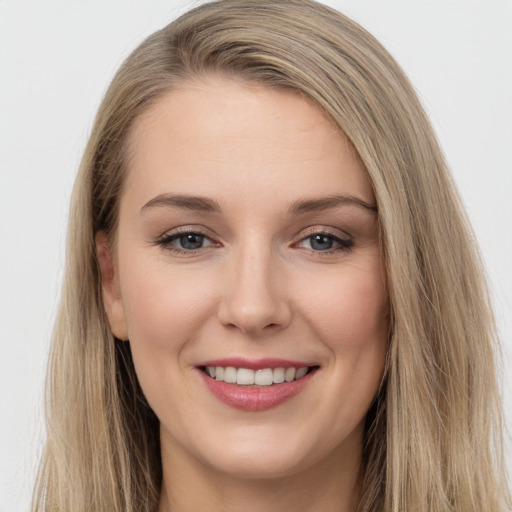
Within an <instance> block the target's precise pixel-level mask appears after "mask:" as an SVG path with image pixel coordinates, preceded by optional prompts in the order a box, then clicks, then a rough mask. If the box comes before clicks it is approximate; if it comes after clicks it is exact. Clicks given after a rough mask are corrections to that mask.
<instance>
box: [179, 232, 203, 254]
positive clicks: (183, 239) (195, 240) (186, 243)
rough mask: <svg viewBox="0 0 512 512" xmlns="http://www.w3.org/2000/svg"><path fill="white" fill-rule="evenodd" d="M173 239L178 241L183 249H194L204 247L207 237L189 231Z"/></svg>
mask: <svg viewBox="0 0 512 512" xmlns="http://www.w3.org/2000/svg"><path fill="white" fill-rule="evenodd" d="M173 241H174V242H177V243H178V244H179V246H180V248H181V249H188V250H190V251H193V250H194V249H200V248H201V247H203V243H204V241H205V237H204V236H203V235H199V234H198V233H187V234H186V235H180V236H179V237H177V238H175V239H174V240H173Z"/></svg>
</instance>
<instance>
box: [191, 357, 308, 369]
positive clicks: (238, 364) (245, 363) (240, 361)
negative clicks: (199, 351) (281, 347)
mask: <svg viewBox="0 0 512 512" xmlns="http://www.w3.org/2000/svg"><path fill="white" fill-rule="evenodd" d="M197 366H198V367H199V366H222V367H224V368H227V367H228V366H232V367H233V368H247V369H249V370H262V369H263V368H303V367H304V366H315V363H303V362H300V361H289V360H288V359H276V358H274V357H272V358H270V357H267V358H264V359H256V360H250V359H244V358H242V357H230V358H225V359H215V360H211V361H205V362H204V363H200V364H198V365H197Z"/></svg>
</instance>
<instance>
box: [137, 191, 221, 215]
mask: <svg viewBox="0 0 512 512" xmlns="http://www.w3.org/2000/svg"><path fill="white" fill-rule="evenodd" d="M154 206H170V207H177V208H183V209H185V210H193V211H200V212H206V213H221V212H222V209H221V207H220V205H219V203H217V202H216V201H214V200H213V199H209V198H208V197H201V196H188V195H172V194H160V195H158V196H156V197H154V198H153V199H151V200H150V201H148V202H147V203H146V204H145V205H144V206H143V207H142V210H143V211H144V210H146V209H147V208H152V207H154Z"/></svg>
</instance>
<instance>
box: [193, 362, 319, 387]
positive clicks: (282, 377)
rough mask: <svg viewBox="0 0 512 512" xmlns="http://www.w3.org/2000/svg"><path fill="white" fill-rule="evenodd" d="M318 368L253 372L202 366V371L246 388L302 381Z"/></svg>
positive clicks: (241, 369) (268, 369)
mask: <svg viewBox="0 0 512 512" xmlns="http://www.w3.org/2000/svg"><path fill="white" fill-rule="evenodd" d="M318 368H319V367H318V366H302V367H300V368H295V367H289V368H284V367H281V368H262V369H259V370H252V369H250V368H235V367H233V366H227V367H224V366H202V367H200V370H202V371H203V372H204V373H205V374H206V375H208V377H210V378H212V379H214V380H216V381H220V382H225V383H227V384H236V385H238V386H246V387H256V386H257V387H260V386H261V387H269V386H275V385H278V384H283V383H285V382H293V381H297V380H300V379H302V378H304V377H305V376H306V375H308V374H310V373H312V372H313V371H315V370H317V369H318Z"/></svg>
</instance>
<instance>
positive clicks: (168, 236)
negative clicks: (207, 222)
mask: <svg viewBox="0 0 512 512" xmlns="http://www.w3.org/2000/svg"><path fill="white" fill-rule="evenodd" d="M186 235H197V236H199V237H202V238H203V239H206V240H209V241H210V242H211V245H209V246H206V247H199V248H197V249H183V248H179V247H176V246H174V245H172V243H173V242H174V241H176V240H179V238H181V237H183V236H186ZM315 236H323V237H326V238H329V239H331V240H332V241H333V243H334V244H338V247H336V248H332V249H326V250H314V249H306V250H308V251H310V252H311V253H314V254H315V256H320V257H322V256H329V255H332V254H334V253H338V252H345V251H350V250H351V249H352V247H353V246H354V241H353V240H352V239H351V238H348V237H347V238H343V237H340V236H338V235H335V234H333V233H330V232H329V231H327V230H322V229H320V230H315V231H311V232H310V233H309V234H308V235H307V236H304V237H302V238H301V239H300V240H299V241H298V242H296V243H294V244H293V245H292V247H296V248H299V247H298V246H299V244H301V243H303V242H304V241H306V240H312V239H313V237H315ZM310 243H311V242H310ZM154 244H155V245H157V246H160V247H163V248H164V249H166V250H168V251H172V252H174V253H177V254H183V255H192V254H196V253H197V252H199V251H201V250H204V249H208V248H210V247H215V246H216V247H219V246H220V244H219V243H217V242H214V241H213V240H212V239H211V237H210V236H209V235H207V234H206V233H204V232H203V231H201V230H198V229H183V230H179V231H174V232H172V233H165V234H164V235H162V236H160V237H159V238H157V239H155V240H154Z"/></svg>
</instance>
